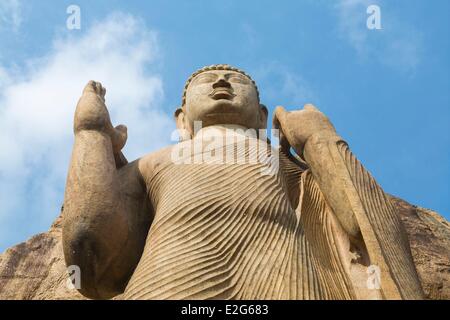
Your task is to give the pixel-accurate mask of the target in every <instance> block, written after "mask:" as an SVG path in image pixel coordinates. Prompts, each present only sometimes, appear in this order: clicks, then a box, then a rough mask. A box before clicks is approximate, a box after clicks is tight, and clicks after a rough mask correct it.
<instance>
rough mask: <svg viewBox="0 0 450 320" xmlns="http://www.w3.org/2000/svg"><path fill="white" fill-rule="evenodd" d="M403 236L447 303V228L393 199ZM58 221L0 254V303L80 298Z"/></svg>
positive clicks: (431, 291) (426, 279)
mask: <svg viewBox="0 0 450 320" xmlns="http://www.w3.org/2000/svg"><path fill="white" fill-rule="evenodd" d="M392 201H393V202H394V203H395V205H396V206H397V207H398V211H399V214H400V217H401V219H402V221H403V223H404V225H405V228H406V231H407V233H408V237H409V242H410V246H411V251H412V254H413V258H414V262H415V264H416V268H417V271H418V274H419V277H420V280H421V283H422V286H423V288H424V291H425V294H426V297H427V298H428V299H450V224H449V222H448V221H446V220H445V219H444V218H443V217H441V216H440V215H439V214H437V213H436V212H433V211H431V210H427V209H423V208H419V207H416V206H413V205H410V204H409V203H407V202H405V201H403V200H401V199H398V198H395V197H392ZM60 222H61V217H59V218H58V219H57V220H56V221H55V222H54V223H53V225H52V226H51V228H50V230H49V231H48V232H46V233H41V234H38V235H35V236H33V237H32V238H31V239H29V240H28V241H27V242H24V243H21V244H18V245H16V246H14V247H12V248H9V249H7V250H6V251H5V252H4V253H2V254H0V299H19V300H20V299H85V298H84V297H83V296H81V295H80V294H79V293H78V291H76V290H75V289H69V288H68V287H67V271H66V266H65V263H64V256H63V251H62V243H61V223H60Z"/></svg>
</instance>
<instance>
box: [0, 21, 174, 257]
mask: <svg viewBox="0 0 450 320" xmlns="http://www.w3.org/2000/svg"><path fill="white" fill-rule="evenodd" d="M158 55H159V54H158V39H157V34H156V33H155V32H153V31H151V30H149V29H148V28H147V27H146V26H145V25H144V24H143V23H142V22H141V21H139V20H138V19H136V18H134V17H133V16H130V15H125V14H113V15H111V16H109V17H108V18H106V19H105V20H103V21H101V22H99V23H97V24H96V25H94V26H93V27H92V28H90V29H89V30H87V31H86V32H85V33H83V35H82V36H68V37H63V38H59V39H57V40H55V41H54V45H53V48H52V49H51V51H50V52H49V53H48V54H47V55H46V56H44V57H39V58H38V59H36V60H33V61H26V62H25V63H24V65H26V67H24V68H22V69H21V70H19V71H20V72H17V73H16V72H13V71H11V70H6V69H5V68H2V67H1V66H0V251H2V249H5V247H6V246H9V245H11V244H13V243H14V242H16V241H18V240H24V237H26V236H29V235H31V234H33V233H36V232H37V231H41V230H44V229H45V228H47V227H48V226H49V225H50V223H51V221H52V220H53V219H54V217H55V216H56V215H57V214H58V211H59V208H60V206H61V204H62V194H63V190H64V183H65V178H66V173H67V169H68V163H69V158H70V152H71V146H72V142H73V133H72V120H73V113H74V110H75V105H76V102H77V100H78V98H79V96H80V94H81V91H82V89H83V87H84V85H85V84H86V83H87V81H88V80H91V79H93V80H98V81H101V82H102V83H103V85H104V86H105V87H106V88H107V94H106V102H107V105H108V108H109V110H110V113H111V118H112V120H113V122H114V123H115V124H118V123H123V124H125V125H127V126H128V129H129V130H128V133H129V139H128V142H127V146H126V149H125V153H126V155H127V157H128V158H131V159H133V158H136V157H138V156H141V155H143V154H145V153H146V152H149V151H150V150H152V149H155V148H158V147H160V146H162V145H163V144H166V143H167V142H168V140H169V137H168V136H167V138H165V136H166V135H163V132H165V131H166V130H167V129H166V128H167V127H170V126H172V120H171V117H169V116H168V115H166V114H165V113H163V112H162V111H161V109H159V105H160V102H161V99H162V97H163V87H162V81H161V78H160V76H159V75H157V74H155V73H153V72H150V71H149V70H148V68H149V67H151V66H153V65H154V64H155V63H156V62H157V61H158V57H159V56H158Z"/></svg>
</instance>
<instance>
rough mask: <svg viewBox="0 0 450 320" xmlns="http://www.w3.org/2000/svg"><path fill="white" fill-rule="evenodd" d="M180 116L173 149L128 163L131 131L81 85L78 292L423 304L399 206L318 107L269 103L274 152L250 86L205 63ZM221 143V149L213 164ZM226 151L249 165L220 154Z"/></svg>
mask: <svg viewBox="0 0 450 320" xmlns="http://www.w3.org/2000/svg"><path fill="white" fill-rule="evenodd" d="M175 118H176V124H177V128H178V129H179V132H180V136H181V140H182V141H180V142H179V143H178V144H174V145H172V146H168V147H166V148H164V149H162V150H159V151H156V152H153V153H150V154H148V155H146V156H144V157H142V158H140V159H138V160H135V161H133V162H131V163H127V161H126V159H125V157H124V156H123V154H122V152H121V149H122V148H123V146H124V145H125V142H126V139H127V130H126V127H125V126H122V125H120V126H117V127H115V128H114V127H113V125H112V124H111V120H110V117H109V114H108V111H107V108H106V106H105V89H104V88H103V87H102V85H101V84H100V83H98V82H93V81H91V82H89V83H88V84H87V86H86V87H85V89H84V92H83V95H82V97H81V98H80V100H79V102H78V105H77V108H76V112H75V119H74V132H75V142H74V147H73V154H72V159H71V163H70V168H69V174H68V178H67V186H66V193H65V202H64V221H63V243H64V255H65V259H66V263H67V265H77V266H79V267H80V270H81V288H80V289H79V291H80V292H81V293H82V294H83V295H85V296H87V297H90V298H102V299H105V298H111V297H113V296H115V295H118V294H121V293H123V298H124V299H421V298H423V292H422V288H421V285H420V282H419V280H418V276H417V273H416V270H415V267H414V264H413V260H412V257H411V252H410V248H409V244H408V241H407V238H406V234H405V232H404V228H403V225H402V223H401V221H400V219H399V217H398V215H397V212H396V210H395V208H394V206H393V205H392V204H391V202H390V201H389V199H388V197H387V196H386V194H385V193H384V192H383V190H382V189H381V187H380V186H379V185H378V184H377V183H376V181H375V180H374V179H373V177H372V176H371V175H370V174H369V172H368V171H367V170H366V169H365V168H364V167H363V166H362V165H361V163H360V162H359V161H358V160H357V159H356V158H355V156H354V155H353V154H352V153H351V151H350V149H349V147H348V145H347V144H346V142H345V141H344V140H343V139H342V138H341V137H340V136H339V135H337V133H336V131H335V129H334V127H333V125H332V124H331V123H330V121H329V120H328V118H327V117H326V116H325V115H324V114H323V113H321V112H320V111H319V110H318V109H316V108H315V107H314V106H312V105H306V106H305V107H304V108H303V109H302V110H299V111H293V112H287V111H285V109H284V108H282V107H278V108H277V109H276V110H275V113H274V128H278V129H279V130H280V139H279V140H280V147H276V146H275V145H273V143H272V145H271V142H270V139H267V138H264V137H262V136H263V135H262V134H261V132H264V130H265V129H266V122H267V109H266V107H265V106H264V105H262V104H260V101H259V93H258V89H257V87H256V84H255V82H254V81H253V80H252V79H251V78H250V76H249V75H247V74H246V73H245V72H243V71H241V70H239V69H237V68H234V67H231V66H229V65H214V66H210V67H205V68H203V69H200V70H198V71H196V72H195V73H194V74H193V75H192V76H191V77H190V78H189V79H188V81H187V83H186V86H185V90H184V94H183V99H182V105H181V107H180V108H179V109H178V110H176V112H175ZM199 122H201V124H202V126H201V128H200V129H199V130H196V128H195V127H196V123H199ZM250 129H253V131H255V132H256V131H257V132H259V133H257V134H256V135H252V134H247V132H249V131H251V130H250ZM217 137H219V140H220V139H222V138H223V139H225V140H224V141H225V142H224V143H223V144H217V143H216V144H215V148H214V152H215V155H212V153H211V150H212V148H211V141H213V139H212V138H215V139H216V140H215V141H216V142H217ZM154 139H158V137H154ZM239 141H244V143H240V142H239ZM192 146H193V147H192ZM217 146H219V148H217ZM255 146H256V147H255ZM180 147H182V148H180ZM184 147H186V148H184ZM190 147H192V148H190ZM180 150H181V151H180ZM183 150H184V151H183ZM186 150H188V151H189V150H190V151H189V152H185V151H186ZM230 150H231V151H233V152H232V154H231V158H230V159H232V160H236V158H239V156H241V158H242V159H244V161H220V157H216V156H217V155H218V154H220V153H222V152H223V153H224V154H225V153H226V154H227V155H228V153H229V151H230ZM261 150H265V151H267V152H268V154H269V156H268V158H274V157H275V156H276V157H277V159H278V162H277V163H278V166H277V170H275V171H271V172H269V173H267V172H264V170H263V169H264V168H266V167H267V166H268V163H269V165H273V162H270V161H269V162H267V161H248V159H250V158H252V159H257V160H258V159H260V158H261V157H259V155H256V153H260V152H261ZM294 152H295V153H294ZM255 155H256V156H255ZM174 158H176V159H175V160H176V161H174ZM180 159H181V161H180ZM195 159H197V160H198V159H200V161H187V160H195ZM217 159H219V160H217Z"/></svg>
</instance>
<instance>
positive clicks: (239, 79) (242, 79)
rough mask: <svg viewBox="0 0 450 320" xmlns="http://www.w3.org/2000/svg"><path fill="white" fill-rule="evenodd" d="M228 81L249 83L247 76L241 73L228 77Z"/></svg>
mask: <svg viewBox="0 0 450 320" xmlns="http://www.w3.org/2000/svg"><path fill="white" fill-rule="evenodd" d="M228 81H230V82H233V83H243V84H247V83H248V80H247V78H245V77H243V76H240V75H232V76H230V77H229V78H228Z"/></svg>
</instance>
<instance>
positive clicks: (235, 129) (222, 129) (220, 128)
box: [194, 124, 249, 139]
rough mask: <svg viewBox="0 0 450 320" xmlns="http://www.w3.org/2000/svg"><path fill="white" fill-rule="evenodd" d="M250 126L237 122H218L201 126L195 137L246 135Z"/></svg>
mask: <svg viewBox="0 0 450 320" xmlns="http://www.w3.org/2000/svg"><path fill="white" fill-rule="evenodd" d="M247 130H249V128H247V127H244V126H240V125H236V124H217V125H213V126H207V127H204V128H201V129H200V130H198V131H197V132H196V133H195V136H194V139H205V138H210V137H213V136H214V137H231V136H242V137H245V136H246V133H248V132H247Z"/></svg>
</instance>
